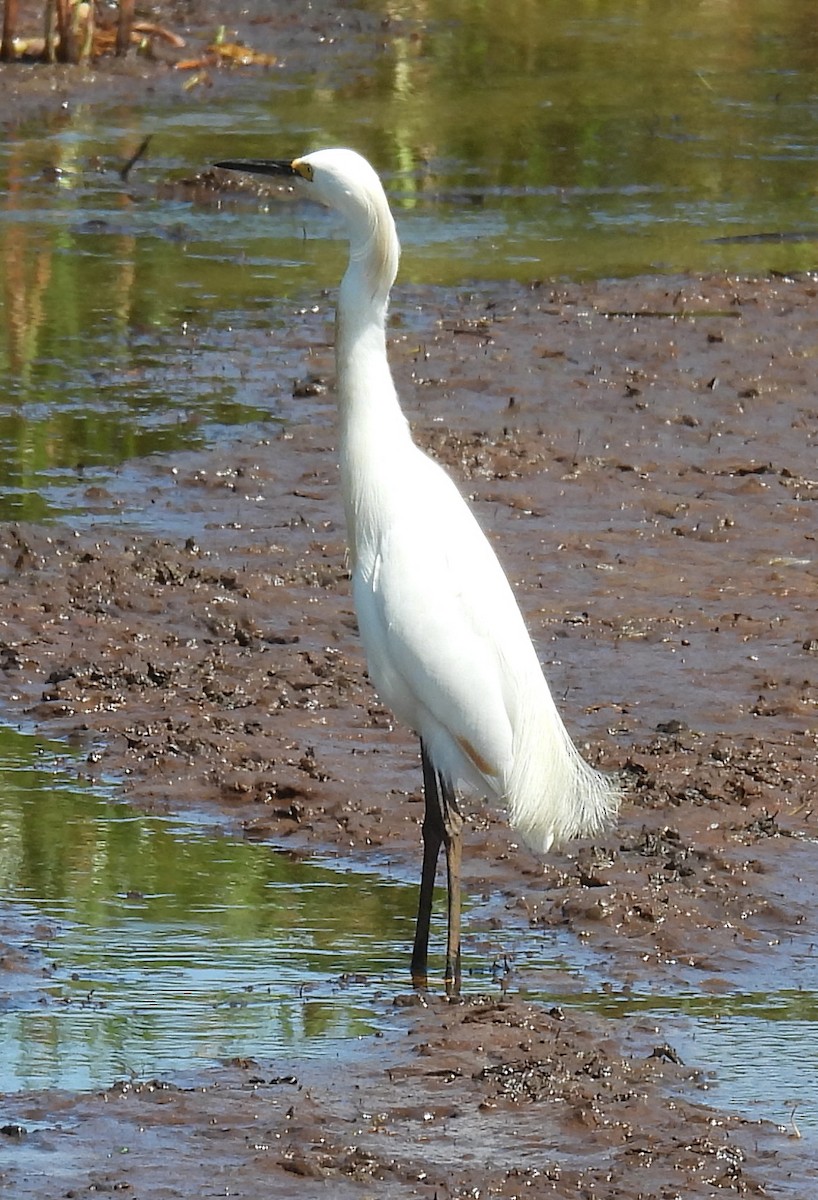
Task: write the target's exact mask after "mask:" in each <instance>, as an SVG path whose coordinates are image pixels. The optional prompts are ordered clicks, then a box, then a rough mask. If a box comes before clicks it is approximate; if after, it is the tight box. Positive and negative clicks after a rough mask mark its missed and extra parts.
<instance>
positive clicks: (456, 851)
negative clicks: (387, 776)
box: [412, 742, 463, 995]
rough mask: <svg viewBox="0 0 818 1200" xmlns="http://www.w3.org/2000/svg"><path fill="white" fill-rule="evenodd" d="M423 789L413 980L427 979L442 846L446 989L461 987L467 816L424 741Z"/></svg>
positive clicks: (419, 982) (451, 991) (418, 984)
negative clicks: (445, 896)
mask: <svg viewBox="0 0 818 1200" xmlns="http://www.w3.org/2000/svg"><path fill="white" fill-rule="evenodd" d="M420 751H421V759H422V761H423V792H424V797H425V802H426V811H425V814H424V818H423V870H422V873H421V877H420V896H419V899H418V919H417V926H416V928H415V944H414V948H413V951H412V982H413V983H414V985H415V986H416V987H425V986H426V983H427V959H428V949H429V922H430V919H431V916H432V898H433V892H434V886H435V874H436V873H437V860H438V857H439V854H440V847H441V845H443V846H444V847H445V850H446V874H447V883H448V894H449V906H448V918H449V920H448V936H447V939H446V979H445V982H446V991H447V993H448V994H449V995H457V993H458V992H459V991H460V858H461V830H462V826H463V818H462V816H461V814H460V810H459V808H458V807H457V800H456V798H455V794H454V789H453V788H452V786H451V784H450V783H449V781H448V780H446V779H444V778H443V777H442V776H441V775H438V774H437V772H436V771H435V769H434V767H433V766H432V762H431V760H430V758H429V756H428V754H427V752H426V747H425V746H424V745H423V743H422V742H421V746H420Z"/></svg>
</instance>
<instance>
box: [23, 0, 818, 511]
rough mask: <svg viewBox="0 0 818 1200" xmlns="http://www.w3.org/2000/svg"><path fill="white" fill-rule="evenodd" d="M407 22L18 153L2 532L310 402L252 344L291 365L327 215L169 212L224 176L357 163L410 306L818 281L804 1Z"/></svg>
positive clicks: (90, 120)
mask: <svg viewBox="0 0 818 1200" xmlns="http://www.w3.org/2000/svg"><path fill="white" fill-rule="evenodd" d="M369 7H370V8H371V9H372V10H373V11H374V12H375V13H376V14H379V15H383V14H381V8H380V6H379V5H378V4H377V3H375V2H374V0H373V2H372V3H371V4H370V5H369ZM385 12H386V10H384V13H385ZM418 14H422V16H421V15H418ZM388 15H389V22H388V23H387V25H388V28H389V29H391V30H392V32H391V33H387V34H384V35H383V37H382V38H381V39H380V42H379V47H380V48H379V52H378V53H377V54H376V55H374V56H373V54H372V50H371V45H370V44H369V43H367V44H366V46H365V47H363V48H362V49H361V50H360V51H359V52H358V55H357V57H356V51H355V40H354V37H351V38H350V37H349V35H347V37H348V42H347V50H346V52H345V53H344V54H342V55H340V56H338V55H336V54H335V53H334V51H332V52H331V51H330V50H329V48H328V49H327V55H326V61H322V62H321V70H320V71H319V72H318V74H316V73H315V71H314V70H313V71H310V72H309V73H308V74H306V73H305V74H304V75H301V76H298V75H295V74H291V73H289V72H286V71H284V72H281V71H273V72H271V73H269V74H258V73H257V74H254V75H251V76H247V77H239V76H237V82H236V85H235V87H234V89H232V90H230V91H225V92H224V94H223V95H221V96H220V99H219V102H218V104H214V103H213V102H212V100H211V99H209V98H208V97H207V96H204V95H202V94H201V93H200V92H197V91H196V90H195V89H193V90H192V91H191V92H190V93H184V92H183V91H182V83H181V81H180V98H179V100H178V102H177V103H176V104H174V105H173V106H172V107H164V108H163V107H162V106H161V105H160V104H157V103H156V101H154V103H153V104H152V105H150V106H148V105H145V106H140V105H138V104H128V105H126V104H122V105H120V106H105V105H100V106H98V107H95V106H94V105H87V104H79V105H76V106H72V105H71V104H68V105H67V107H60V108H59V110H58V111H57V112H55V114H54V116H53V118H50V119H46V120H45V121H43V120H42V119H38V120H37V121H36V122H32V124H31V126H30V127H26V126H25V125H24V124H23V125H19V126H17V127H11V126H10V127H9V129H8V131H7V134H6V135H5V136H4V139H3V141H2V144H0V195H2V201H0V261H1V262H2V266H3V276H4V281H5V286H4V288H3V289H1V290H0V328H2V329H3V330H4V337H3V338H0V368H2V378H3V383H2V385H0V468H2V475H3V478H4V480H5V482H6V485H7V486H6V487H5V488H4V495H3V497H2V499H0V517H13V518H14V517H23V518H26V519H35V520H37V519H43V518H47V517H50V516H54V515H59V514H60V513H65V512H66V511H71V510H72V509H74V510H76V508H77V488H76V486H75V485H76V484H77V481H78V480H79V482H80V483H82V481H83V480H84V479H89V480H90V481H92V482H96V481H98V479H100V478H104V475H105V472H106V471H110V470H111V469H115V468H116V467H117V466H118V465H119V464H121V463H123V462H125V461H128V460H129V459H133V458H138V457H140V456H143V455H146V454H150V453H154V452H163V453H169V452H173V451H176V450H180V449H190V448H196V447H202V446H205V445H207V444H211V443H212V442H213V441H215V440H218V439H219V438H221V437H224V435H225V433H226V431H228V430H230V429H233V428H235V427H236V426H243V425H246V424H248V423H253V422H259V421H261V422H264V421H266V420H267V419H268V418H270V417H271V416H272V417H273V418H275V415H276V405H275V396H276V393H277V391H278V390H279V389H280V388H282V387H285V388H286V387H289V386H291V376H290V374H289V372H288V371H282V366H283V364H282V361H281V358H280V356H279V357H278V359H276V358H275V357H274V356H272V355H271V356H270V361H269V364H268V366H267V368H266V369H267V372H268V374H267V378H266V381H265V387H264V388H260V387H259V386H258V385H257V384H256V385H255V387H254V388H251V387H248V386H247V384H246V382H245V372H243V370H242V349H241V346H242V331H243V330H246V329H247V328H249V327H258V326H259V325H260V324H264V325H265V327H266V328H267V329H268V331H269V334H270V346H271V347H272V346H277V345H281V344H284V345H286V344H287V343H288V342H289V341H291V340H292V329H293V306H294V304H295V305H298V304H303V303H314V302H316V299H317V298H319V297H320V293H321V290H322V289H324V288H334V286H335V285H336V284H337V281H338V278H339V275H340V272H341V269H342V264H343V258H344V250H343V247H342V246H341V245H340V243H339V242H337V241H334V242H333V241H329V240H328V238H329V236H330V235H331V233H332V225H331V222H330V220H329V219H328V218H326V217H325V216H322V215H321V214H320V213H317V212H315V211H310V212H309V213H308V214H307V213H305V211H304V210H303V209H302V208H301V207H299V206H297V205H293V204H284V205H282V204H281V203H280V202H277V201H275V200H271V201H269V202H266V203H262V204H259V203H258V202H257V201H255V200H241V199H239V200H235V199H233V200H231V199H226V200H223V201H221V202H218V201H216V200H215V199H211V201H210V202H205V198H204V197H202V196H201V195H199V196H194V194H192V193H188V192H185V191H184V190H182V189H175V190H174V189H173V188H172V187H170V188H169V187H168V184H169V182H172V181H173V180H178V179H181V178H183V177H190V176H192V175H195V173H196V172H198V171H200V170H202V169H204V168H206V167H207V165H208V164H209V163H210V162H211V161H212V160H213V159H214V157H215V158H218V157H219V156H224V155H225V154H227V153H229V154H232V155H239V154H240V155H242V156H258V155H261V156H270V155H272V154H276V155H280V154H286V153H288V152H292V153H296V152H299V151H303V150H305V149H308V148H312V147H315V146H317V145H327V144H330V145H331V144H348V143H350V142H354V144H355V145H356V146H357V147H358V148H359V149H360V150H362V151H363V152H364V153H365V154H367V155H368V156H369V157H370V158H371V159H372V161H373V162H374V163H376V165H377V166H378V169H379V170H380V171H381V172H382V174H383V176H384V179H385V181H386V185H387V188H388V191H389V194H390V198H391V200H392V203H393V205H394V208H395V211H396V214H397V217H398V223H399V227H400V233H401V238H402V241H403V245H404V256H403V261H402V267H401V281H402V283H405V284H406V283H408V284H412V285H415V286H421V287H425V286H427V285H437V286H441V285H442V286H447V287H452V288H458V287H461V286H463V285H464V284H465V283H467V282H471V281H473V280H484V281H485V280H509V279H511V280H519V281H521V282H523V283H525V282H530V281H531V280H534V279H542V278H546V279H548V278H555V277H556V278H559V277H565V276H567V277H570V278H574V279H576V278H580V277H581V278H598V277H604V276H628V275H633V274H637V273H644V272H658V273H673V272H679V271H686V270H690V271H694V272H696V271H704V272H708V271H715V272H719V271H728V272H730V271H736V272H750V273H752V272H759V271H762V272H763V271H767V270H768V269H771V268H774V269H776V270H779V271H792V270H813V269H815V268H816V266H818V215H816V204H815V165H816V158H818V139H816V137H815V129H816V117H817V116H818V95H817V94H816V90H815V84H814V81H815V78H816V74H817V73H818V44H817V43H816V40H815V38H814V36H813V30H812V25H811V14H810V12H809V10H808V9H805V7H804V5H803V3H800V2H798V0H777V2H775V3H773V2H772V0H746V3H743V4H742V5H740V6H738V7H737V6H735V5H721V4H704V5H657V4H652V5H634V4H632V3H627V2H625V0H619V2H612V3H608V4H604V5H600V4H599V3H597V2H596V0H570V2H569V0H556V2H554V3H549V4H547V5H544V4H537V3H531V2H530V0H515V2H514V3H513V4H511V5H505V6H503V7H502V8H500V7H498V6H492V5H464V4H462V3H458V2H456V0H436V2H435V3H431V4H428V5H423V6H416V5H407V6H406V7H405V9H404V8H403V6H401V5H394V4H393V5H390V6H389V10H388ZM400 22H404V24H400ZM384 27H385V28H386V27H387V26H384ZM257 36H261V35H260V34H257ZM271 48H272V47H271ZM241 79H244V83H243V84H242V82H241ZM147 133H150V134H152V135H153V140H152V142H151V146H150V151H149V154H148V156H147V158H146V159H144V160H143V161H142V162H140V163H139V164H138V165H137V167H136V168H135V169H134V171H133V173H132V175H131V177H130V178H129V179H128V181H127V183H123V182H122V180H121V179H120V177H119V168H120V167H121V166H122V163H123V162H124V161H125V159H126V158H127V157H128V156H129V155H130V154H131V153H132V152H133V150H134V149H135V147H136V146H137V145H138V144H139V142H140V141H141V140H142V138H143V137H144V135H145V134H147ZM306 231H308V236H307V233H306ZM736 238H740V239H747V238H750V239H757V240H739V241H736V240H735V239H736ZM725 239H726V240H725ZM318 302H319V303H321V304H322V305H324V306H325V307H327V308H329V301H327V300H326V299H325V298H320V299H318ZM452 303H453V305H454V304H456V298H455V297H453V299H452ZM214 330H218V331H219V332H220V333H221V334H222V335H224V334H225V332H226V331H228V330H229V331H230V335H231V336H230V337H229V338H227V337H225V336H223V337H222V338H221V340H220V342H219V345H218V348H215V346H214V341H213V338H212V337H211V336H210V335H211V333H212V332H213V331H214ZM251 374H252V373H251ZM80 507H81V505H80Z"/></svg>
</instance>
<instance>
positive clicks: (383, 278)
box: [216, 149, 400, 291]
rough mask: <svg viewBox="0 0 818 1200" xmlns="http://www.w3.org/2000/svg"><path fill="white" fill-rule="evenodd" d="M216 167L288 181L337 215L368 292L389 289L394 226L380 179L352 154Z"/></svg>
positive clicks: (314, 154)
mask: <svg viewBox="0 0 818 1200" xmlns="http://www.w3.org/2000/svg"><path fill="white" fill-rule="evenodd" d="M216 166H217V167H221V168H223V169H225V170H229V171H246V172H248V173H249V174H252V175H272V176H276V177H278V178H281V179H283V180H287V181H289V182H291V183H293V185H294V186H295V187H296V190H297V191H298V193H299V194H300V195H302V196H304V197H305V198H307V199H311V200H316V201H317V202H318V203H319V204H323V205H325V206H326V207H327V208H331V209H333V210H334V211H335V212H338V213H340V215H341V216H342V217H343V219H344V222H345V224H346V227H347V232H348V234H349V241H350V250H351V257H352V260H353V261H355V260H358V261H360V263H361V265H362V266H363V268H364V271H365V273H366V275H367V277H368V278H369V280H370V283H371V285H372V287H373V290H375V291H378V290H381V289H382V288H384V289H385V290H386V291H388V289H389V288H390V287H391V286H392V283H393V282H394V278H395V275H396V273H397V267H398V256H399V253H400V246H399V243H398V238H397V234H396V232H395V223H394V221H393V220H392V214H391V212H390V211H389V203H388V201H387V199H386V195H385V194H384V190H383V187H382V185H381V181H380V179H379V178H378V176H377V174H376V173H375V171H374V170H373V168H372V167H371V166H370V165H369V163H368V162H367V161H366V159H365V158H363V157H362V156H361V155H360V154H358V153H357V152H356V151H355V150H343V149H333V150H315V151H313V152H312V153H311V154H305V155H303V156H302V157H301V158H295V159H260V160H259V159H234V160H230V161H227V162H218V163H216Z"/></svg>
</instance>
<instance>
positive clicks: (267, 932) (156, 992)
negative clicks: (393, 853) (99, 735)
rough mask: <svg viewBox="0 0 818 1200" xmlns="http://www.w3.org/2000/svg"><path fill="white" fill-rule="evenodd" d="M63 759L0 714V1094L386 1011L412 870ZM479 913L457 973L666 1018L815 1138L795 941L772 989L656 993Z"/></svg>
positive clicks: (172, 1068) (342, 1036)
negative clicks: (366, 862) (292, 840)
mask: <svg viewBox="0 0 818 1200" xmlns="http://www.w3.org/2000/svg"><path fill="white" fill-rule="evenodd" d="M76 767H77V763H76V760H75V759H72V758H71V757H70V756H69V755H66V751H65V747H63V746H61V745H60V744H58V743H45V742H43V741H42V740H40V739H37V738H34V737H32V736H30V735H25V734H21V733H18V732H16V731H14V730H10V729H8V728H6V729H0V894H2V896H3V901H2V905H0V917H1V918H2V922H3V925H4V927H5V928H6V931H7V933H8V942H9V948H10V950H11V951H12V952H13V953H14V955H15V957H13V958H9V959H8V960H7V961H5V962H4V964H3V967H2V974H1V975H0V982H2V984H3V993H4V999H3V1002H2V1006H0V1092H9V1093H11V1092H16V1091H19V1090H25V1089H31V1088H65V1089H69V1090H77V1089H78V1090H86V1089H96V1088H104V1087H106V1086H108V1085H109V1084H110V1083H111V1081H112V1080H113V1079H115V1078H122V1077H128V1076H130V1075H133V1076H136V1077H138V1078H152V1077H154V1076H163V1075H164V1076H175V1075H178V1074H179V1073H180V1072H184V1071H188V1070H191V1071H195V1070H196V1069H199V1068H205V1067H207V1066H210V1065H212V1064H213V1063H215V1062H220V1061H225V1060H227V1059H231V1058H236V1057H248V1058H263V1059H272V1060H273V1061H275V1060H276V1059H283V1060H284V1061H286V1060H287V1059H288V1057H291V1056H292V1055H293V1054H294V1053H298V1054H307V1055H312V1054H315V1055H322V1054H325V1053H326V1052H327V1050H328V1048H330V1047H333V1048H334V1049H335V1052H336V1053H343V1046H344V1044H345V1043H347V1044H348V1043H349V1040H350V1039H354V1038H357V1037H359V1036H361V1035H365V1034H369V1033H372V1032H374V1031H376V1030H378V1029H385V1028H388V1016H387V1017H385V1016H384V1012H385V1011H386V1012H387V1013H388V1009H389V1004H390V1002H391V998H392V997H393V996H394V995H395V994H398V993H400V992H402V991H405V990H406V988H407V978H406V969H405V967H406V960H407V954H408V946H409V944H410V941H411V935H412V931H413V922H414V908H415V898H416V891H415V887H414V885H413V884H410V883H408V882H407V881H406V880H405V879H402V878H399V877H396V876H395V875H394V874H393V873H391V872H390V871H389V868H388V865H387V864H386V863H385V861H384V860H381V861H380V864H379V865H380V866H381V868H382V869H381V873H379V874H375V873H372V874H362V873H350V872H349V870H348V869H346V868H345V866H342V867H340V868H338V867H335V866H333V865H331V864H328V863H325V864H316V863H314V862H310V863H309V864H307V863H304V862H299V861H296V860H294V859H292V858H291V857H290V856H288V855H286V854H283V853H280V852H277V851H276V850H274V849H272V848H270V847H269V846H263V845H254V844H242V843H237V842H235V841H232V840H230V839H228V838H224V837H221V836H219V834H218V831H215V832H214V831H213V830H212V829H211V830H210V832H205V831H204V829H203V826H202V825H198V824H196V823H195V822H194V821H193V820H181V819H179V818H173V817H156V816H143V815H137V814H134V812H133V811H132V810H131V809H129V808H128V807H127V806H125V805H122V804H118V803H116V801H115V800H113V799H111V798H109V797H108V796H106V795H104V794H101V793H100V792H99V791H94V790H92V789H90V788H83V787H82V786H79V785H78V784H77V782H76ZM441 909H442V905H440V904H439V905H438V915H437V917H436V920H435V924H434V927H433V931H432V936H433V938H434V939H435V940H436V941H437V942H438V943H439V942H442V940H443V936H444V934H443V929H442V922H441V913H440V910H441ZM470 925H471V928H469V926H470ZM480 926H481V906H479V905H477V906H474V907H473V908H472V910H471V913H470V914H469V915H468V916H467V919H466V933H465V946H464V951H465V954H464V990H465V991H467V992H470V993H485V992H489V993H495V994H499V992H500V990H501V989H502V988H503V987H511V990H512V991H517V990H521V991H522V993H523V994H528V995H530V996H531V997H532V998H536V999H539V1000H541V1001H543V1002H546V1003H548V1004H553V1003H555V1002H558V1003H560V1004H562V1005H565V1006H579V1007H581V1008H584V1009H586V1010H588V1011H591V1012H594V1013H598V1014H600V1015H604V1016H609V1017H612V1018H617V1017H634V1018H637V1019H639V1020H641V1021H642V1022H645V1021H648V1022H651V1021H653V1020H656V1021H657V1022H661V1025H659V1024H657V1034H658V1033H661V1037H662V1038H663V1039H664V1038H669V1039H670V1041H671V1042H672V1044H673V1046H674V1047H675V1048H676V1049H677V1050H678V1051H679V1052H680V1054H681V1056H682V1058H683V1059H684V1061H686V1062H687V1063H688V1064H690V1065H698V1066H700V1067H701V1068H702V1070H703V1083H704V1084H705V1085H706V1089H707V1090H706V1093H705V1095H704V1097H703V1098H707V1099H709V1100H710V1101H712V1102H715V1103H717V1104H719V1105H722V1106H727V1107H732V1108H736V1109H739V1110H740V1111H743V1112H747V1111H748V1110H751V1111H752V1112H753V1114H754V1115H756V1116H759V1117H765V1118H766V1119H768V1120H773V1121H777V1122H778V1123H780V1124H787V1123H788V1122H789V1121H790V1119H791V1116H792V1113H793V1110H795V1120H796V1123H797V1125H798V1126H799V1127H800V1128H801V1129H802V1131H803V1132H804V1134H805V1135H806V1136H809V1137H813V1136H816V1137H818V1088H816V1073H815V1055H814V1054H813V1053H812V1051H811V1049H810V1047H812V1046H814V1045H816V1044H818V1040H816V1039H818V993H816V991H815V982H816V981H815V978H814V975H815V972H814V962H813V960H812V956H811V955H810V954H809V953H808V952H806V951H805V953H804V954H803V955H800V956H799V955H794V957H793V962H792V965H791V969H789V970H788V972H787V980H786V984H787V986H786V988H782V987H780V981H779V982H776V981H775V980H771V981H770V982H769V986H768V989H767V990H765V991H763V992H762V991H758V992H753V993H747V994H744V993H740V992H739V993H735V994H727V995H725V994H720V995H715V996H714V995H707V994H698V993H697V994H692V993H687V992H678V993H673V994H658V993H656V992H655V991H651V990H649V989H642V990H631V989H629V990H617V988H616V986H615V985H612V984H611V983H610V982H608V981H606V980H605V979H604V977H603V975H602V974H600V968H599V966H598V965H595V964H594V963H593V960H592V959H591V958H590V957H589V956H588V955H587V954H586V953H584V952H583V949H582V947H581V946H580V945H579V944H578V943H577V942H576V941H575V940H574V939H572V938H571V937H570V936H567V935H564V934H560V933H559V932H556V933H554V932H549V933H548V935H547V937H546V938H544V939H537V940H535V939H534V938H532V936H531V935H530V934H529V933H528V932H527V931H526V929H525V928H519V927H518V928H513V929H506V930H501V931H500V932H492V933H488V934H487V933H485V932H481V931H480ZM8 931H10V933H9V932H8ZM509 966H510V967H511V972H512V973H511V975H508V974H506V970H507V968H508V967H509ZM543 977H545V979H546V980H548V979H549V978H550V980H551V982H552V986H553V987H554V990H553V991H550V992H549V991H542V990H541V988H542V983H541V981H542V979H543ZM534 981H537V983H536V987H533V986H532V984H533V983H534ZM547 986H548V983H546V987H547ZM749 1048H751V1049H749Z"/></svg>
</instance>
